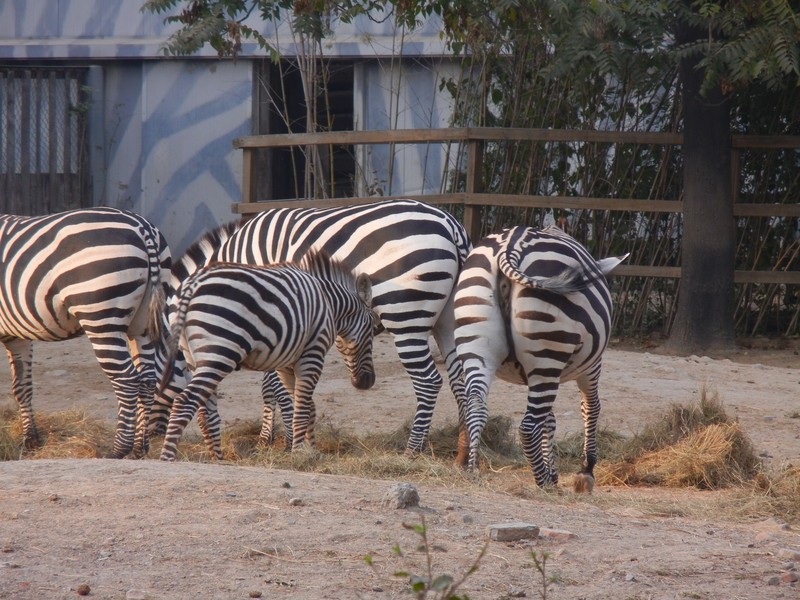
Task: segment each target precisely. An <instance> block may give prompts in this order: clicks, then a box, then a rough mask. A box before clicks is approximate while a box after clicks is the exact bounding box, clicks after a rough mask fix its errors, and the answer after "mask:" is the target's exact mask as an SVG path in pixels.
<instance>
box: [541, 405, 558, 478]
mask: <svg viewBox="0 0 800 600" xmlns="http://www.w3.org/2000/svg"><path fill="white" fill-rule="evenodd" d="M555 436H556V415H555V413H554V412H553V411H552V410H551V411H550V412H549V413H547V417H546V418H545V420H544V434H543V435H542V459H543V460H544V463H545V464H546V465H547V467H548V469H549V470H550V480H551V481H552V482H553V484H556V483H558V471H557V470H556V462H555V455H554V452H553V445H554V444H555Z"/></svg>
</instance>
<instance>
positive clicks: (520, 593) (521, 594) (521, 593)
mask: <svg viewBox="0 0 800 600" xmlns="http://www.w3.org/2000/svg"><path fill="white" fill-rule="evenodd" d="M507 595H508V597H509V598H526V597H527V596H528V595H527V594H526V593H525V590H523V589H522V588H518V587H512V588H511V589H510V590H509V591H508V594H507Z"/></svg>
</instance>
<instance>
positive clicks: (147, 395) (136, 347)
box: [129, 337, 156, 458]
mask: <svg viewBox="0 0 800 600" xmlns="http://www.w3.org/2000/svg"><path fill="white" fill-rule="evenodd" d="M129 347H130V352H131V357H132V359H133V364H134V365H135V366H136V368H137V370H138V372H139V397H138V404H137V413H136V427H135V433H134V437H133V451H132V453H131V455H132V456H133V457H134V458H142V457H144V456H146V455H147V452H148V451H149V449H150V439H149V437H148V430H149V425H150V412H151V410H152V408H153V396H154V395H155V391H156V371H155V361H154V355H155V348H154V347H153V344H152V343H151V342H150V339H149V338H146V337H136V338H131V339H130V340H129Z"/></svg>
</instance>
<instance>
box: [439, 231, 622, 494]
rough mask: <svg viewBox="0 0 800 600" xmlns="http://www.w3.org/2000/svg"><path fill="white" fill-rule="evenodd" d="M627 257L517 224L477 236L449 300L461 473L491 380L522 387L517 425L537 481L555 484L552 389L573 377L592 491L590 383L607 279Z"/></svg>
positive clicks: (607, 322)
mask: <svg viewBox="0 0 800 600" xmlns="http://www.w3.org/2000/svg"><path fill="white" fill-rule="evenodd" d="M624 258H625V257H620V258H607V259H603V260H601V261H599V262H598V261H595V259H594V258H592V256H591V255H590V254H589V253H588V252H587V251H586V249H585V248H584V247H583V246H582V245H581V244H579V243H578V242H577V241H576V240H574V239H573V238H572V237H570V236H568V235H567V234H566V233H564V232H563V231H561V230H560V229H558V228H557V227H548V228H547V229H544V230H537V229H531V228H528V227H515V228H512V229H507V230H505V231H503V232H502V233H499V234H495V235H490V236H488V237H486V238H485V239H484V240H482V241H481V242H480V243H479V244H478V245H477V246H476V247H475V249H474V250H473V251H472V253H471V254H470V255H469V257H468V258H467V261H466V263H465V265H464V269H463V270H462V272H461V275H460V277H459V280H458V285H457V288H456V295H455V319H456V332H455V336H456V346H457V348H458V356H459V358H460V360H461V361H462V363H463V368H464V376H465V385H466V395H467V406H466V407H463V409H462V410H461V411H460V416H461V417H462V423H463V422H464V420H466V429H467V432H468V435H469V462H468V467H469V468H470V469H475V468H476V467H477V462H478V445H479V443H480V436H481V432H482V431H483V428H484V426H485V425H486V421H487V418H488V410H487V407H486V398H487V394H488V392H489V386H490V385H491V382H492V378H493V377H494V376H495V374H496V375H497V376H498V377H500V378H501V379H503V380H506V381H509V382H511V383H518V384H522V385H527V386H528V406H527V409H526V411H525V416H524V418H523V419H522V423H521V424H520V427H519V433H520V440H521V443H522V448H523V451H524V453H525V456H526V458H527V459H528V462H529V463H530V466H531V469H532V471H533V474H534V477H535V479H536V483H537V485H539V486H540V487H543V486H546V485H549V484H555V483H556V482H557V480H558V474H557V472H556V469H555V466H554V460H553V452H552V449H553V436H554V434H555V425H556V421H555V416H554V414H553V403H554V401H555V399H556V393H557V392H558V386H559V384H560V383H561V382H563V381H571V380H574V381H575V382H576V383H577V384H578V389H579V390H580V393H581V398H582V402H581V413H582V416H583V420H584V445H583V467H582V469H581V475H579V477H578V479H577V480H576V489H580V488H579V486H580V485H581V484H578V483H577V482H583V485H585V486H586V487H585V488H583V489H588V490H590V489H591V485H592V483H593V477H594V475H593V469H594V465H595V462H596V454H597V452H596V442H595V437H596V431H597V418H598V415H599V413H600V399H599V396H598V380H599V378H600V365H601V357H602V354H603V351H604V350H605V347H606V344H607V343H608V338H609V334H610V329H611V311H612V306H611V294H610V292H609V289H608V284H607V282H606V278H605V275H606V274H608V273H609V272H610V271H611V270H612V269H613V268H614V267H616V266H617V265H618V264H619V263H620V262H621V261H622V260H624Z"/></svg>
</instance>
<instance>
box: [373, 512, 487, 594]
mask: <svg viewBox="0 0 800 600" xmlns="http://www.w3.org/2000/svg"><path fill="white" fill-rule="evenodd" d="M403 528H405V529H407V530H409V531H413V532H414V533H416V534H417V535H418V536H419V538H420V541H421V543H420V545H419V546H418V547H417V550H418V551H419V552H422V553H423V554H424V556H425V568H424V571H423V574H422V575H418V574H414V573H411V572H409V571H397V572H395V573H394V576H395V577H399V578H402V579H405V580H407V581H408V592H409V593H410V594H411V595H412V596H413V597H414V598H416V599H417V600H425V599H427V598H433V599H438V600H469V596H468V595H466V594H458V593H456V592H457V591H458V589H459V588H460V587H461V586H462V585H463V584H464V582H465V581H466V580H467V578H468V577H469V576H470V575H472V574H473V573H475V572H476V571H477V570H478V566H479V565H480V562H481V560H483V557H484V555H485V554H486V551H487V549H488V547H489V546H488V544H484V546H483V548H482V549H481V551H480V553H479V554H478V556H477V557H476V558H475V560H474V561H473V562H472V564H471V565H470V566H469V567H468V568H467V570H466V571H464V573H463V574H462V575H461V576H460V577H459V578H458V579H456V578H454V577H453V576H452V575H447V574H443V575H436V574H435V573H434V569H433V555H432V552H431V546H430V542H429V540H428V528H427V527H426V526H425V515H421V517H420V523H418V524H408V523H403ZM392 552H393V553H394V554H396V555H398V556H403V550H402V549H401V548H400V546H399V545H395V546H394V548H393V549H392ZM364 562H366V563H367V564H368V565H369V566H370V567H373V568H374V567H375V562H374V560H373V558H372V557H371V556H365V557H364Z"/></svg>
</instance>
